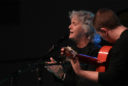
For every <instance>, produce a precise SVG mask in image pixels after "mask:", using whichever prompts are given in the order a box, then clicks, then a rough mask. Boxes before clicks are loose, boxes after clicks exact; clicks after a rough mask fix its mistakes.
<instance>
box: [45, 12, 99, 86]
mask: <svg viewBox="0 0 128 86" xmlns="http://www.w3.org/2000/svg"><path fill="white" fill-rule="evenodd" d="M69 18H70V20H71V24H70V25H69V40H70V41H72V42H73V43H69V44H68V46H70V47H71V48H72V49H73V50H75V51H76V52H77V53H79V54H86V55H89V56H94V57H96V56H97V54H98V51H99V49H100V46H99V45H97V44H98V43H99V42H100V36H99V38H97V40H98V42H97V41H95V39H94V38H95V36H96V35H97V34H96V31H95V29H94V28H93V24H92V20H93V18H94V14H93V13H92V12H90V11H84V10H79V11H75V10H73V11H71V12H70V13H69ZM97 36H98V35H97ZM63 50H64V48H63V46H62V48H61V51H63ZM61 55H62V56H63V54H62V53H61ZM50 60H51V61H50V62H47V64H52V63H53V64H54V63H56V61H55V60H54V57H51V58H50ZM45 68H46V69H47V70H48V71H49V72H51V73H53V74H54V75H55V76H56V77H57V78H59V79H60V80H62V83H63V86H72V85H74V86H97V84H96V83H94V82H91V81H89V80H85V79H84V78H82V77H79V76H77V75H76V74H75V73H74V71H73V69H72V66H71V64H70V61H67V60H65V61H64V62H63V64H62V65H50V66H45ZM81 68H83V69H84V70H96V67H95V65H89V64H86V63H81Z"/></svg>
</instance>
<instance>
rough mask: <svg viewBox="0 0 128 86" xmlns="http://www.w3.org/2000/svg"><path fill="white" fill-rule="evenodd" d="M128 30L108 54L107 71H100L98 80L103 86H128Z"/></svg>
mask: <svg viewBox="0 0 128 86" xmlns="http://www.w3.org/2000/svg"><path fill="white" fill-rule="evenodd" d="M127 54H128V30H126V31H124V32H123V33H122V34H121V36H120V38H119V39H118V40H117V41H116V43H115V44H114V46H113V47H112V49H111V50H110V52H109V54H108V57H107V58H108V59H109V64H108V69H107V71H106V72H100V73H99V78H98V81H99V83H100V84H101V85H102V86H128V79H127V78H128V70H127V68H128V55H127Z"/></svg>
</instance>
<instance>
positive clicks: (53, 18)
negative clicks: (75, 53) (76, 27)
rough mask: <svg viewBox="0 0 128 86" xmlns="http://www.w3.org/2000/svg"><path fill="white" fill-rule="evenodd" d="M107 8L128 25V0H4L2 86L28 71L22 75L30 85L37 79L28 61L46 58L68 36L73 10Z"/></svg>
mask: <svg viewBox="0 0 128 86" xmlns="http://www.w3.org/2000/svg"><path fill="white" fill-rule="evenodd" d="M103 7H105V8H111V9H112V10H114V11H115V12H116V13H117V14H118V15H119V18H120V19H121V21H122V23H123V24H124V25H126V26H127V22H128V12H127V11H128V6H127V0H77V1H75V0H68V1H65V0H63V1H62V0H49V1H45V0H1V1H0V86H3V85H4V86H10V83H11V80H14V79H10V76H17V75H15V74H17V71H19V70H20V69H24V68H25V72H23V73H21V74H18V75H20V76H22V77H25V78H28V79H27V80H28V82H32V81H31V80H34V79H32V78H35V75H34V74H32V75H33V76H32V75H31V73H30V71H32V70H31V69H30V70H29V71H27V70H26V69H27V67H28V62H30V63H31V61H33V60H34V59H38V58H39V57H42V58H45V56H46V55H47V53H48V50H49V48H50V47H51V46H52V44H53V43H54V42H55V40H58V39H60V38H61V37H64V36H65V35H67V32H68V25H69V24H70V21H69V18H68V13H69V11H72V10H89V11H92V12H94V13H95V12H96V10H97V9H98V8H103ZM26 59H27V60H26ZM18 73H19V72H18ZM30 78H31V79H30ZM24 82H25V80H22V83H24ZM28 85H31V83H28ZM23 86H27V84H26V83H24V85H23ZM31 86H32V85H31ZM34 86H35V85H34Z"/></svg>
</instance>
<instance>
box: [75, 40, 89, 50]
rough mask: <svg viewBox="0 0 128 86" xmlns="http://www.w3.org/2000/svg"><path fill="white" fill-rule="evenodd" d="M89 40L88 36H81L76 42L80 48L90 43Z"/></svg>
mask: <svg viewBox="0 0 128 86" xmlns="http://www.w3.org/2000/svg"><path fill="white" fill-rule="evenodd" d="M89 41H90V40H89V39H88V38H81V39H79V40H78V41H77V42H76V45H77V47H78V48H84V47H86V46H87V45H88V43H89Z"/></svg>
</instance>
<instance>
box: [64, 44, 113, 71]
mask: <svg viewBox="0 0 128 86" xmlns="http://www.w3.org/2000/svg"><path fill="white" fill-rule="evenodd" d="M111 48H112V46H103V47H101V48H100V50H99V52H98V56H97V57H92V56H88V55H85V54H78V53H77V52H76V51H74V50H73V49H72V48H71V47H70V46H67V47H64V49H65V55H66V58H69V59H70V58H75V57H78V58H79V61H81V62H84V63H86V64H92V65H96V66H97V68H96V71H98V72H105V70H106V65H105V62H106V59H107V55H108V53H109V51H110V49H111Z"/></svg>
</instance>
